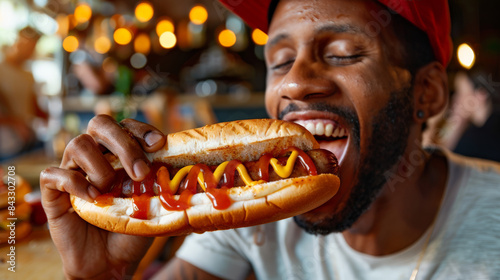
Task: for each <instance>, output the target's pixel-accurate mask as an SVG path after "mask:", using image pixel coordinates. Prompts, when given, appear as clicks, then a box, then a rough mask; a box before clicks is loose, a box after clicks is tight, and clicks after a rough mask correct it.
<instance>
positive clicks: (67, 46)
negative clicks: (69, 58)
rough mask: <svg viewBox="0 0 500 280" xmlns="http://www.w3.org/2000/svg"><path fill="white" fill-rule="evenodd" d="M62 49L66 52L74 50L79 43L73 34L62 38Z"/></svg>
mask: <svg viewBox="0 0 500 280" xmlns="http://www.w3.org/2000/svg"><path fill="white" fill-rule="evenodd" d="M62 45H63V49H64V50H65V51H67V52H70V53H71V52H74V51H76V50H77V49H78V46H79V45H80V43H79V42H78V39H77V38H76V37H75V36H68V37H66V38H64V40H63V44H62Z"/></svg>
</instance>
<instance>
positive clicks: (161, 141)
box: [120, 119, 166, 152]
mask: <svg viewBox="0 0 500 280" xmlns="http://www.w3.org/2000/svg"><path fill="white" fill-rule="evenodd" d="M120 124H121V125H122V126H123V127H124V128H126V129H127V130H128V131H129V132H130V133H132V135H134V137H135V138H136V139H137V141H138V142H139V144H141V146H142V148H143V149H144V151H146V152H156V151H158V150H159V149H161V148H163V146H164V145H165V141H166V140H165V136H164V135H163V133H161V131H159V130H158V129H156V128H155V127H153V126H151V125H149V124H145V123H142V122H139V121H136V120H133V119H125V120H123V121H121V122H120Z"/></svg>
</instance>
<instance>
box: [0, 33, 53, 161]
mask: <svg viewBox="0 0 500 280" xmlns="http://www.w3.org/2000/svg"><path fill="white" fill-rule="evenodd" d="M39 39H40V34H39V33H38V32H37V31H36V30H35V29H33V28H31V27H25V28H23V29H21V30H20V31H19V36H18V38H17V40H16V42H15V43H14V44H13V45H12V46H10V47H8V48H6V49H5V52H4V54H5V59H4V61H1V62H0V160H2V159H6V158H9V157H12V156H14V155H16V154H18V153H19V152H21V151H22V150H23V149H27V148H29V147H30V146H31V145H33V144H34V143H35V141H36V137H35V133H34V131H33V130H32V128H31V126H32V122H33V120H34V119H35V118H37V117H41V118H46V114H45V113H44V112H43V111H41V109H40V108H39V107H38V105H37V100H36V93H35V80H34V79H33V75H32V74H31V73H30V72H28V71H26V70H25V69H24V67H25V63H26V62H27V61H28V60H29V59H30V58H31V57H32V56H33V54H34V53H35V47H36V44H37V42H38V40H39Z"/></svg>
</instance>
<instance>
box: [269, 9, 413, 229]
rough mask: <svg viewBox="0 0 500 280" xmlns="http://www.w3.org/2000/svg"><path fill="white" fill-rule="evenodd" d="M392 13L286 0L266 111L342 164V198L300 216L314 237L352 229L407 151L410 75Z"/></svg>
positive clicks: (275, 31) (272, 42)
mask: <svg viewBox="0 0 500 280" xmlns="http://www.w3.org/2000/svg"><path fill="white" fill-rule="evenodd" d="M384 11H385V10H383V8H382V7H381V6H380V5H379V4H377V3H375V2H373V1H361V0H359V1H357V0H356V1H353V0H349V1H348V0H317V1H310V0H282V1H280V3H279V4H278V7H277V9H276V11H275V13H274V16H273V20H272V22H271V25H270V28H269V41H268V44H267V45H266V51H265V54H266V63H267V67H268V76H267V90H266V108H267V111H268V113H269V114H270V115H271V116H272V117H274V118H280V119H284V120H288V121H294V122H297V123H299V124H301V125H304V126H305V127H306V128H308V129H309V130H310V131H311V132H312V133H313V134H315V135H316V138H317V140H318V141H319V143H320V145H321V148H323V149H327V150H330V151H332V152H333V153H334V154H336V155H337V157H338V158H339V161H340V174H339V175H340V179H341V187H340V190H339V193H337V195H336V196H334V197H333V198H332V199H331V200H330V201H329V202H327V203H326V204H324V205H323V206H321V207H319V208H317V209H315V210H313V211H311V212H308V213H305V214H303V215H300V216H298V217H296V221H297V222H298V224H299V225H300V226H302V227H304V228H306V230H308V231H309V232H312V233H321V234H327V233H329V232H334V231H342V230H345V229H346V228H349V227H350V226H351V225H352V224H353V223H354V222H355V221H356V220H357V219H358V218H359V216H360V215H361V214H362V213H363V212H364V211H365V210H366V209H367V208H368V206H369V205H370V204H371V202H372V201H373V199H374V198H375V196H376V195H377V194H378V193H379V190H380V189H381V187H382V186H383V185H384V183H385V176H384V173H385V172H386V171H387V170H388V169H390V168H391V167H393V166H394V165H395V163H396V162H397V161H398V159H399V156H400V155H401V154H402V153H403V151H404V150H405V148H406V143H407V141H408V125H409V124H410V122H411V116H412V113H413V107H412V102H411V100H412V99H411V97H410V93H409V92H410V91H411V77H410V74H409V71H407V70H404V69H402V68H399V67H397V66H395V65H399V64H400V63H396V62H400V61H398V58H399V57H400V56H399V53H400V48H399V44H398V42H397V40H396V38H395V37H394V35H393V32H392V29H391V28H390V24H388V23H387V21H386V20H383V21H380V15H381V14H382V12H384ZM385 15H388V13H387V12H386V13H385ZM389 16H390V15H389ZM384 19H386V18H384Z"/></svg>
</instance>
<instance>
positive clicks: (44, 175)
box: [40, 167, 56, 188]
mask: <svg viewBox="0 0 500 280" xmlns="http://www.w3.org/2000/svg"><path fill="white" fill-rule="evenodd" d="M55 169H56V168H55V167H48V168H46V169H44V170H42V172H40V188H45V187H46V185H47V184H49V182H50V178H51V174H52V173H54V170H55Z"/></svg>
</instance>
